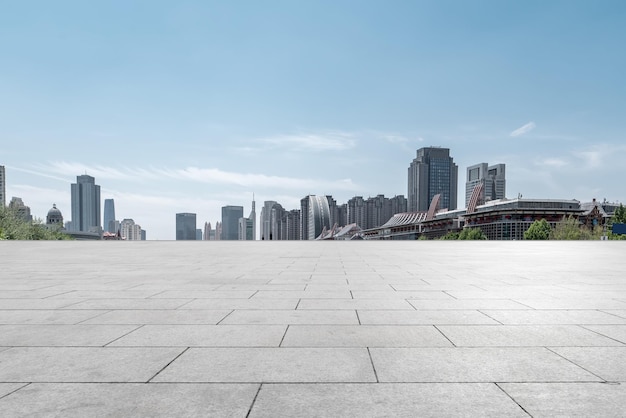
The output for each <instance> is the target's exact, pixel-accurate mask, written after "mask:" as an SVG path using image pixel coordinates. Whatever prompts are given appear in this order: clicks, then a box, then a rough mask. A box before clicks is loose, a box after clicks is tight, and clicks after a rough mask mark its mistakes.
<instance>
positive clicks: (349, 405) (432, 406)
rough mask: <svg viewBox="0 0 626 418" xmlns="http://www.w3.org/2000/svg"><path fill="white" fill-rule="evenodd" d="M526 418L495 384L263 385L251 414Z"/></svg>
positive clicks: (263, 415) (265, 415)
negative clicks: (504, 417)
mask: <svg viewBox="0 0 626 418" xmlns="http://www.w3.org/2000/svg"><path fill="white" fill-rule="evenodd" d="M279 416H284V417H301V418H305V417H320V416H325V417H354V418H361V417H411V418H413V417H470V416H473V417H503V416H506V417H527V416H528V415H526V414H525V413H524V411H522V409H521V408H520V407H519V406H518V405H517V404H516V403H515V402H513V401H512V400H511V399H510V398H509V397H507V396H506V394H504V393H502V391H501V390H500V389H498V388H497V387H496V386H495V385H493V384H487V383H477V384H441V383H433V384H412V383H409V384H406V383H395V384H380V383H379V384H298V385H294V384H280V385H277V384H264V385H263V386H262V388H261V390H260V391H259V395H258V397H257V399H256V402H255V403H254V407H253V408H252V411H251V414H250V417H272V418H273V417H279Z"/></svg>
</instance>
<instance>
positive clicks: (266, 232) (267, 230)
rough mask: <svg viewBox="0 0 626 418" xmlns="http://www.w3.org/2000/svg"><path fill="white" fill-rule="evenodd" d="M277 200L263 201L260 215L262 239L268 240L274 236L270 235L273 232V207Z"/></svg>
mask: <svg viewBox="0 0 626 418" xmlns="http://www.w3.org/2000/svg"><path fill="white" fill-rule="evenodd" d="M277 204H278V203H277V202H274V201H273V200H266V201H265V202H263V206H262V207H261V217H260V221H261V239H262V240H266V239H268V240H269V239H272V238H273V236H272V237H270V235H271V233H272V208H273V207H274V205H277Z"/></svg>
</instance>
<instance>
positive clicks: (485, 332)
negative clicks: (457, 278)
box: [438, 325, 622, 347]
mask: <svg viewBox="0 0 626 418" xmlns="http://www.w3.org/2000/svg"><path fill="white" fill-rule="evenodd" d="M438 328H439V330H440V331H441V332H442V333H443V334H444V335H445V336H446V337H448V338H449V339H450V341H452V343H453V344H455V345H456V346H460V347H536V346H539V347H545V346H616V345H622V344H621V343H619V342H616V341H614V340H611V339H610V338H606V337H604V336H602V335H598V334H596V333H595V332H593V331H589V330H587V329H584V328H583V327H580V326H577V325H441V326H438Z"/></svg>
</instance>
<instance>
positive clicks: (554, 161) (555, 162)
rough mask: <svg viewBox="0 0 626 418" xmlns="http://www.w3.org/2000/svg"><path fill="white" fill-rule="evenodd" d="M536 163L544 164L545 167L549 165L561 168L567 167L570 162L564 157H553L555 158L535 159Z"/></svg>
mask: <svg viewBox="0 0 626 418" xmlns="http://www.w3.org/2000/svg"><path fill="white" fill-rule="evenodd" d="M535 164H536V165H538V166H544V167H545V166H547V167H554V168H561V167H565V166H566V165H568V164H569V163H568V162H567V161H566V160H565V159H563V158H554V157H553V158H543V159H538V160H536V161H535Z"/></svg>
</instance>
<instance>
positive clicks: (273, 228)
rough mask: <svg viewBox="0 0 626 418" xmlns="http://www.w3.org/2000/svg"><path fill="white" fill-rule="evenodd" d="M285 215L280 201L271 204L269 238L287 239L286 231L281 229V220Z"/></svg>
mask: <svg viewBox="0 0 626 418" xmlns="http://www.w3.org/2000/svg"><path fill="white" fill-rule="evenodd" d="M284 216H285V209H284V208H283V207H282V205H281V204H280V203H276V204H275V205H274V206H272V211H271V212H270V239H273V240H284V239H287V233H286V231H284V232H283V230H282V221H283V217H284Z"/></svg>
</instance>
